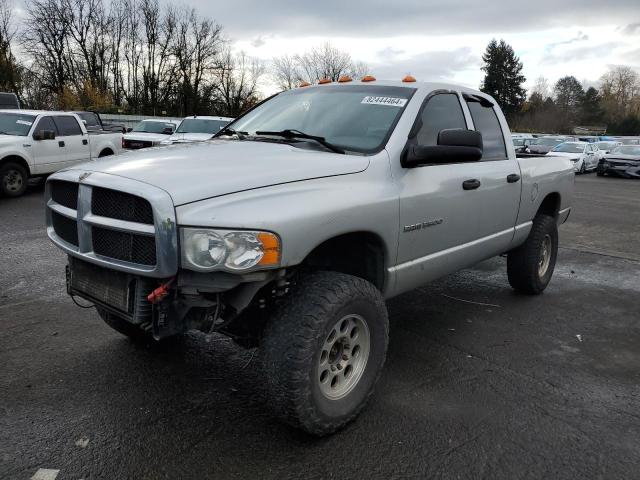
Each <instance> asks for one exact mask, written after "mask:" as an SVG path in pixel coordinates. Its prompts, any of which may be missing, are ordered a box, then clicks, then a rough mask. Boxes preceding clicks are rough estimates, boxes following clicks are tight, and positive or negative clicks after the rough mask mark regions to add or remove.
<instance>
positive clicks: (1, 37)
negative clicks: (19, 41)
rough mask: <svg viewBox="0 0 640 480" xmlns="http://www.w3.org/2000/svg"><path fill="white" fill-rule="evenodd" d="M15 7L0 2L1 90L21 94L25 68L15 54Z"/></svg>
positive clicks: (3, 1) (5, 0) (1, 0)
mask: <svg viewBox="0 0 640 480" xmlns="http://www.w3.org/2000/svg"><path fill="white" fill-rule="evenodd" d="M12 20H13V5H12V4H11V2H10V0H0V88H1V89H2V90H5V91H7V90H8V91H11V92H14V93H16V94H17V95H20V94H21V90H22V76H23V73H24V68H23V67H22V65H19V64H18V61H17V59H16V57H15V56H14V54H13V43H14V38H15V35H16V28H15V27H14V26H13V22H12Z"/></svg>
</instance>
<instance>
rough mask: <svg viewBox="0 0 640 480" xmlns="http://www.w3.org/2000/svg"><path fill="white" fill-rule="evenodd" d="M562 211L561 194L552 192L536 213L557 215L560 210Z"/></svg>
mask: <svg viewBox="0 0 640 480" xmlns="http://www.w3.org/2000/svg"><path fill="white" fill-rule="evenodd" d="M559 211H560V194H559V193H557V192H554V193H550V194H549V195H547V196H546V197H545V198H544V200H543V201H542V203H541V204H540V207H539V208H538V212H537V213H536V215H549V216H550V217H557V216H558V212H559Z"/></svg>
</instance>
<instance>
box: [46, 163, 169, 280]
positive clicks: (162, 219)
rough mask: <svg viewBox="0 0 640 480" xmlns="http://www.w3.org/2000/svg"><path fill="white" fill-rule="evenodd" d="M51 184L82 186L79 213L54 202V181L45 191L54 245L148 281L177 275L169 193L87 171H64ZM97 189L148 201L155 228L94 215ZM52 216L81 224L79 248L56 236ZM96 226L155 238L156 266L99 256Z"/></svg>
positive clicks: (76, 255)
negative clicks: (94, 239)
mask: <svg viewBox="0 0 640 480" xmlns="http://www.w3.org/2000/svg"><path fill="white" fill-rule="evenodd" d="M80 178H82V180H80ZM50 180H51V181H56V180H61V181H68V182H74V183H80V186H79V189H78V209H77V210H73V209H71V208H69V207H65V206H63V205H61V204H59V203H56V202H55V201H54V200H53V199H52V197H51V183H50V181H47V184H46V187H45V199H46V202H47V208H46V221H47V235H48V236H49V238H50V239H51V241H52V242H53V243H54V244H56V245H57V246H58V247H59V248H61V249H62V250H64V251H65V252H66V253H67V254H69V255H71V256H73V257H76V258H80V259H82V260H85V261H87V262H90V263H93V264H95V265H100V266H102V267H106V268H111V269H114V270H119V271H121V272H127V273H133V274H138V275H142V276H147V277H155V278H167V277H172V276H174V275H175V274H176V273H177V271H178V232H177V226H176V214H175V208H174V205H173V201H172V199H171V197H170V196H169V194H168V193H167V192H165V191H164V190H162V189H160V188H157V187H154V186H152V185H149V184H146V183H143V182H139V181H136V180H131V179H128V178H123V177H120V176H117V175H110V174H106V173H100V172H91V171H84V170H65V171H61V172H58V173H55V174H54V175H52V176H51V177H50ZM93 187H102V188H107V189H111V190H116V191H120V192H124V193H128V194H131V195H135V196H137V197H141V198H143V199H145V200H147V201H148V202H149V203H150V204H151V208H152V210H153V222H154V224H153V225H148V224H144V223H137V222H129V221H126V220H118V219H116V218H110V217H103V216H98V215H94V214H93V213H92V211H91V197H92V192H93ZM51 212H56V213H58V214H59V215H62V216H65V217H67V218H70V219H73V220H76V221H77V227H78V246H75V245H72V244H71V243H68V242H67V241H65V240H64V239H62V238H61V237H59V236H58V235H57V234H56V232H55V230H54V228H53V222H52V214H51ZM93 226H95V227H100V228H104V229H108V230H115V231H119V232H126V233H130V234H135V235H141V236H149V237H155V245H156V264H155V265H143V264H137V263H131V262H127V261H124V260H118V259H116V258H110V257H105V256H102V255H98V254H96V253H95V252H94V249H93V239H92V227H93Z"/></svg>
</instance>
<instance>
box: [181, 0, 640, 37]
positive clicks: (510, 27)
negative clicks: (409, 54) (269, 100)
mask: <svg viewBox="0 0 640 480" xmlns="http://www.w3.org/2000/svg"><path fill="white" fill-rule="evenodd" d="M191 1H192V3H193V5H194V6H196V7H198V9H199V10H200V11H201V12H203V13H205V14H207V15H209V16H212V17H213V18H215V19H216V20H217V21H218V22H220V23H221V24H222V25H224V26H225V28H226V29H227V32H228V33H230V34H231V35H233V36H234V37H236V38H243V37H244V38H246V37H247V36H250V37H251V36H255V35H257V34H260V33H261V32H265V31H272V32H278V34H280V35H282V36H290V37H295V36H351V37H371V36H398V35H411V34H418V35H439V34H450V33H453V32H460V33H465V34H473V33H488V34H492V33H494V32H513V33H519V32H526V31H532V30H540V29H550V28H567V26H572V25H580V26H581V27H582V26H584V27H586V26H589V25H595V26H601V25H607V24H608V25H622V24H625V23H628V22H629V18H637V15H638V0H609V1H608V2H607V3H606V5H605V4H603V3H602V2H601V1H600V0H563V1H561V2H559V1H557V0H538V1H536V4H535V12H533V11H532V10H531V3H530V2H529V1H525V0H510V1H508V2H505V1H498V2H479V1H477V0H457V1H456V2H443V1H442V0H396V1H388V0H350V1H344V0H325V1H324V2H300V1H299V0H271V1H269V2H265V1H264V0H245V1H244V2H243V8H242V12H244V13H240V14H239V12H238V10H237V9H232V8H228V9H220V8H218V7H219V5H218V3H216V2H210V1H208V0H191Z"/></svg>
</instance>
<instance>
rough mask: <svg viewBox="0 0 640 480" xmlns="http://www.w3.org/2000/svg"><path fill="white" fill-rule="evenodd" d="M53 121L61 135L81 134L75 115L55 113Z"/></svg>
mask: <svg viewBox="0 0 640 480" xmlns="http://www.w3.org/2000/svg"><path fill="white" fill-rule="evenodd" d="M53 121H54V122H55V124H56V127H58V132H59V134H60V135H61V136H63V137H70V136H74V135H82V129H81V128H80V125H79V124H78V121H77V120H76V119H75V117H72V116H70V115H64V116H63V115H56V116H55V117H53Z"/></svg>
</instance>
